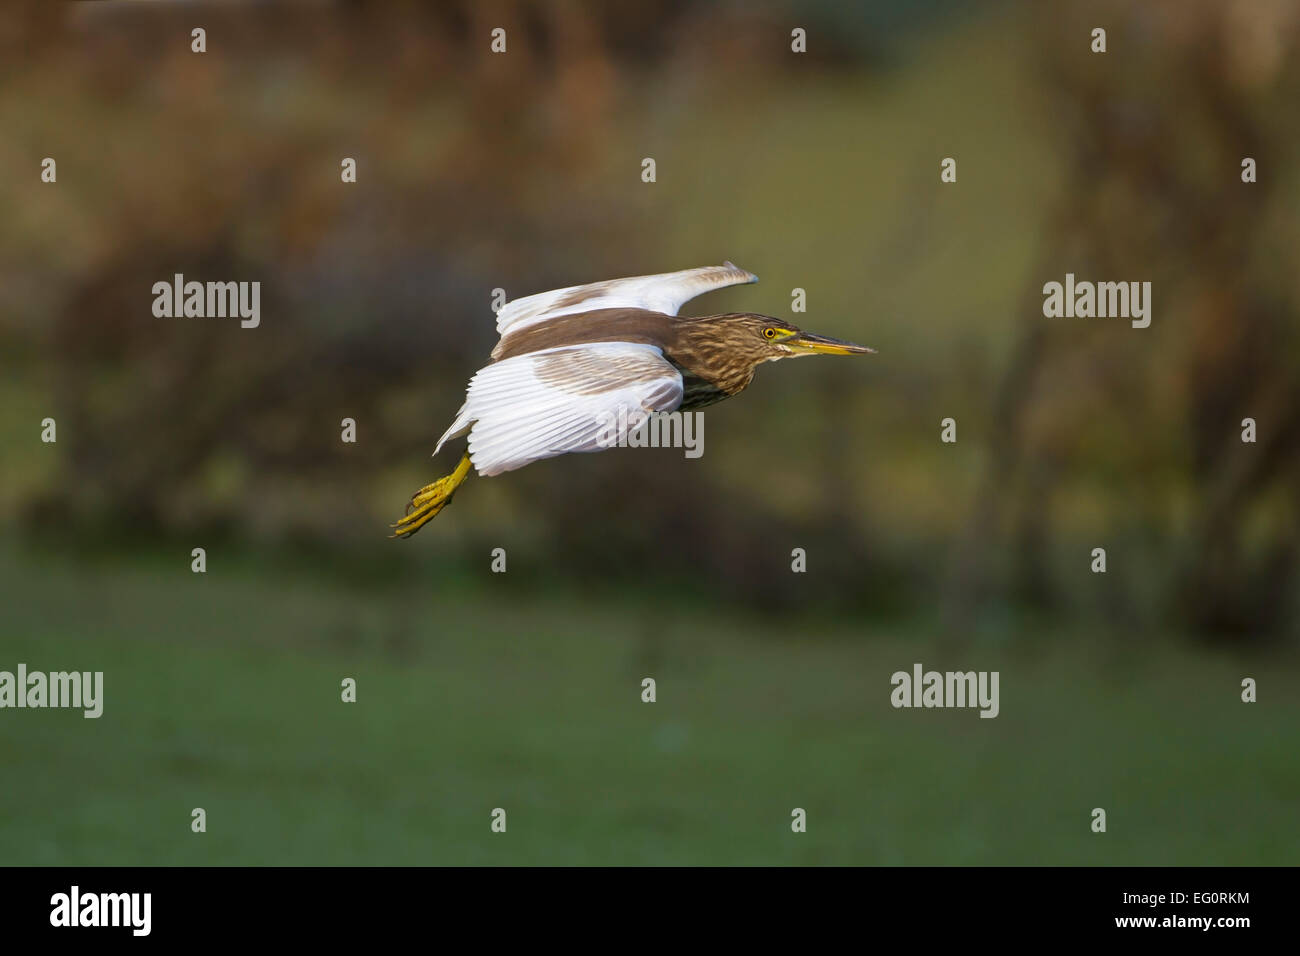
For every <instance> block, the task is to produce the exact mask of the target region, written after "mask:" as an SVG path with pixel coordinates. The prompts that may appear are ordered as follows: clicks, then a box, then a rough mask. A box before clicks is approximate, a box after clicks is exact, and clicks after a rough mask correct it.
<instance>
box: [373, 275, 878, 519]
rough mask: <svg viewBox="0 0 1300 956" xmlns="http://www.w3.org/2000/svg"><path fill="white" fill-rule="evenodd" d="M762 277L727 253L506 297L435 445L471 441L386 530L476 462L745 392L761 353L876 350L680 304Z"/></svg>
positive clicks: (412, 515) (538, 455) (551, 451)
mask: <svg viewBox="0 0 1300 956" xmlns="http://www.w3.org/2000/svg"><path fill="white" fill-rule="evenodd" d="M757 281H758V277H757V276H755V275H753V274H752V273H749V272H746V271H745V270H744V269H741V268H740V267H738V266H735V265H733V264H732V263H730V262H727V263H725V264H723V265H721V266H705V267H704V268H701V269H684V270H682V271H680V272H666V273H663V274H661V275H652V276H636V277H633V278H629V279H610V280H607V281H605V282H593V283H591V284H589V285H579V286H570V287H569V288H567V289H556V290H554V291H552V292H539V293H538V294H536V295H530V296H525V297H524V298H522V299H516V300H515V301H513V302H510V303H507V304H506V305H505V306H503V307H502V309H501V311H500V312H498V313H497V333H498V334H499V335H500V336H501V340H500V341H499V342H497V344H496V348H494V349H493V350H492V362H491V363H490V364H489V365H487V366H485V367H484V368H482V369H479V371H478V372H477V374H475V375H474V377H473V378H472V379H470V383H469V388H468V390H467V392H466V395H465V404H463V405H462V406H461V407H460V411H459V412H458V413H457V414H456V420H455V421H453V422H452V423H451V427H450V428H448V429H447V431H446V432H444V433H443V436H442V438H440V439H438V447H437V448H435V449H434V451H433V453H434V454H435V455H436V454H438V452H439V451H441V450H442V446H443V445H445V444H446V443H447V442H448V441H450V440H452V439H454V438H459V437H460V436H462V435H465V434H467V433H468V435H469V439H468V448H467V450H466V452H465V454H464V455H462V456H461V459H460V463H459V464H457V465H456V470H455V471H453V472H452V473H451V474H450V475H447V476H446V477H444V478H439V479H438V480H437V481H435V482H433V483H432V484H430V485H426V486H425V487H423V488H421V489H420V490H419V491H417V492H416V493H415V494H414V495H412V496H411V502H410V504H409V505H408V506H407V513H406V516H405V517H404V518H402V519H401V520H400V521H398V522H397V523H396V524H394V525H392V528H393V529H394V531H393V537H402V538H406V537H409V536H411V535H413V534H415V532H417V531H419V530H420V529H421V528H423V527H424V526H425V525H426V524H427V523H428V522H429V521H430V520H432V519H433V517H434V516H435V515H437V514H438V512H440V511H441V510H442V509H443V508H444V507H446V505H447V503H448V502H450V501H451V497H452V495H453V494H455V492H456V489H457V488H459V487H460V485H461V483H462V482H464V481H465V479H466V478H467V477H468V476H469V470H470V467H471V466H472V467H473V468H474V469H475V470H476V471H478V473H479V474H480V475H482V476H483V477H485V478H486V477H490V476H492V475H499V474H501V473H502V472H506V471H513V470H514V469H516V468H522V467H523V466H524V465H527V464H530V463H531V462H534V461H540V460H541V459H543V458H552V457H554V456H556V455H564V454H568V453H569V452H577V451H603V450H604V449H605V448H606V447H608V442H607V441H606V440H604V435H605V433H606V432H605V430H606V427H607V425H606V423H607V422H608V421H610V420H611V418H612V417H618V416H620V415H622V416H626V419H620V420H626V421H632V422H637V421H640V420H643V419H644V418H645V416H647V415H648V414H650V413H651V412H671V411H675V410H681V411H688V410H692V409H696V408H702V407H703V406H705V405H712V404H713V403H714V402H720V401H722V400H723V399H724V398H730V397H731V396H732V395H736V394H739V393H740V392H741V391H743V390H744V389H745V387H746V386H747V385H749V383H750V381H751V380H752V379H753V377H754V369H755V368H757V367H758V366H759V365H760V364H762V363H763V362H774V361H776V360H777V359H784V358H795V357H797V356H800V355H818V354H821V355H858V354H862V353H865V352H874V351H875V349H869V348H867V347H865V346H862V345H854V344H853V343H851V342H842V341H840V340H839V339H832V338H828V337H827V336H824V335H814V334H812V333H811V332H804V331H802V330H800V329H797V328H795V327H794V326H793V325H791V324H790V323H789V322H786V321H784V320H782V319H774V318H771V317H769V316H765V315H755V314H752V313H749V312H731V313H727V314H725V315H707V316H701V317H699V318H691V317H685V316H679V315H678V314H677V310H678V309H680V308H681V307H682V305H684V304H685V303H686V302H688V301H689V300H691V299H693V298H695V297H696V296H697V295H701V294H703V293H705V292H708V291H710V290H712V289H722V288H726V287H727V286H732V285H743V284H745V283H750V282H757Z"/></svg>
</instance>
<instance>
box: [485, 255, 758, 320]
mask: <svg viewBox="0 0 1300 956" xmlns="http://www.w3.org/2000/svg"><path fill="white" fill-rule="evenodd" d="M757 281H758V276H756V275H754V274H753V273H752V272H746V271H745V270H744V269H742V268H740V267H739V266H736V265H732V264H731V263H730V262H728V263H725V264H724V265H720V266H705V267H704V268H702V269H683V270H682V271H681V272H664V273H661V274H660V275H653V276H634V277H632V278H630V279H608V280H606V281H604V282H592V283H590V284H589V285H575V286H569V288H567V289H555V290H553V291H551V292H539V293H537V294H536V295H528V296H524V297H523V298H522V299H515V301H513V302H509V303H507V304H506V305H505V306H503V307H502V309H501V311H500V312H498V313H497V333H498V334H499V335H501V336H502V337H504V336H505V335H506V333H507V332H517V331H519V330H520V329H523V328H527V327H528V326H530V325H536V324H537V323H539V322H545V321H546V320H547V319H553V318H555V317H556V316H560V315H570V314H572V313H574V312H590V311H593V310H595V309H629V308H630V309H649V310H651V311H652V312H663V313H665V314H667V315H676V314H677V310H678V309H680V308H681V307H682V306H683V305H685V304H686V303H687V302H689V301H690V300H691V299H693V298H695V297H696V296H697V295H702V294H703V293H705V292H708V291H710V290H712V289H724V288H726V287H727V286H729V285H743V284H745V283H747V282H757Z"/></svg>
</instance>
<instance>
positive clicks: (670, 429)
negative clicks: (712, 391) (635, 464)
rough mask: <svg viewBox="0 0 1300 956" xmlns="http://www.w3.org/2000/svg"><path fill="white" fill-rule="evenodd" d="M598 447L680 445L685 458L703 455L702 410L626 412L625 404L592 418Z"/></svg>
mask: <svg viewBox="0 0 1300 956" xmlns="http://www.w3.org/2000/svg"><path fill="white" fill-rule="evenodd" d="M596 424H597V425H598V426H599V428H600V431H599V433H598V434H597V435H596V444H597V445H599V446H600V447H601V448H683V449H685V455H686V457H687V458H699V457H700V456H701V455H703V454H704V414H703V413H702V412H680V411H678V412H641V411H633V412H632V413H630V414H629V412H628V409H627V406H626V405H623V406H620V407H619V410H618V411H617V412H602V413H601V414H600V415H598V416H597V418H596Z"/></svg>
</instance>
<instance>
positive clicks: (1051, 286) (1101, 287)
mask: <svg viewBox="0 0 1300 956" xmlns="http://www.w3.org/2000/svg"><path fill="white" fill-rule="evenodd" d="M1043 315H1045V316H1047V317H1048V318H1049V319H1057V318H1062V317H1064V318H1067V319H1073V318H1080V319H1091V318H1098V319H1113V318H1120V319H1132V322H1131V323H1130V324H1131V325H1132V326H1133V328H1135V329H1145V328H1146V327H1147V326H1149V325H1150V324H1151V283H1150V282H1088V281H1086V280H1085V281H1082V282H1075V281H1074V273H1073V272H1067V273H1066V274H1065V282H1064V284H1062V283H1060V282H1048V283H1046V284H1045V285H1044V286H1043Z"/></svg>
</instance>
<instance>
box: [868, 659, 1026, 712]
mask: <svg viewBox="0 0 1300 956" xmlns="http://www.w3.org/2000/svg"><path fill="white" fill-rule="evenodd" d="M998 677H999V674H998V672H997V671H947V672H946V673H940V672H939V671H923V669H922V667H921V665H920V664H919V663H917V664H913V665H912V672H911V673H910V674H909V673H908V672H907V671H895V672H894V674H893V676H891V677H890V678H889V682H890V683H891V684H893V685H894V689H893V691H892V692H891V693H890V695H889V702H890V703H891V704H893V706H894V707H896V708H897V707H978V708H980V716H981V717H996V716H997V715H998V712H999V711H1000V709H1001V707H1000V706H999V704H998Z"/></svg>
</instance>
